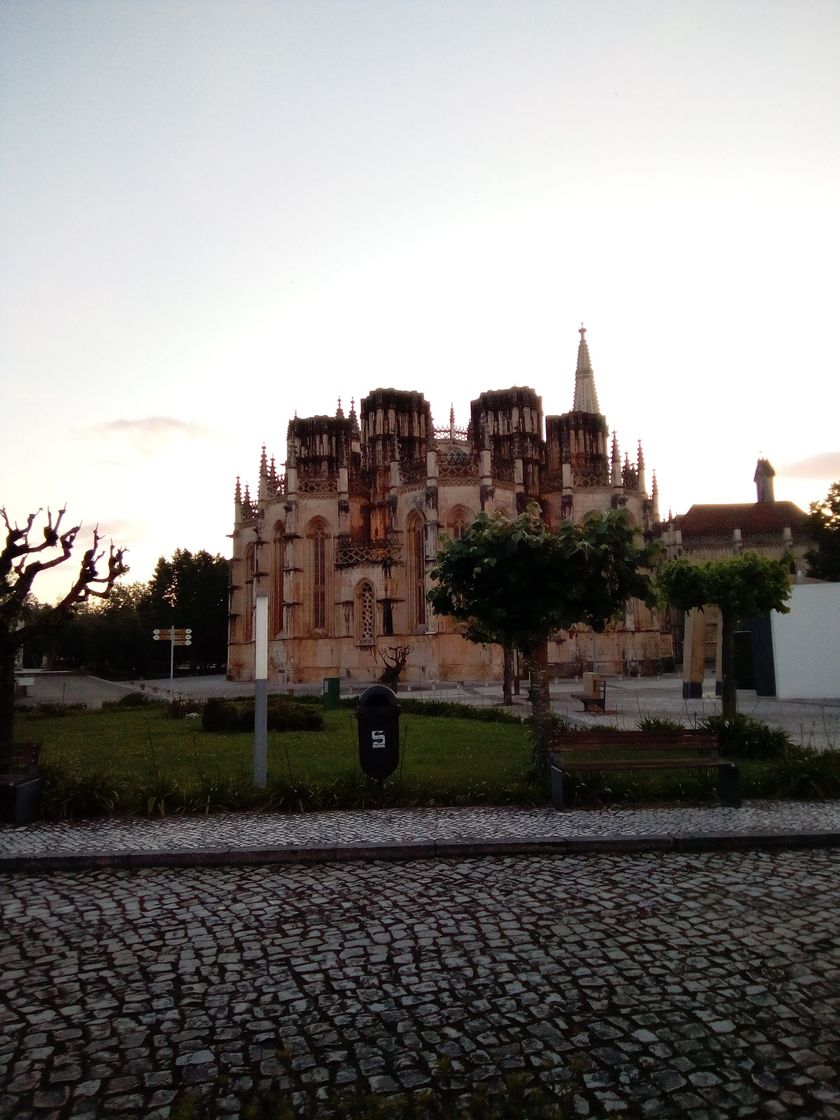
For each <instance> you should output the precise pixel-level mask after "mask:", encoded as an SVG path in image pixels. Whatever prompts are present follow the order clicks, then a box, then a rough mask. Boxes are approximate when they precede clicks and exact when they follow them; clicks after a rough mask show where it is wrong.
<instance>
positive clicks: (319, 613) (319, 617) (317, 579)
mask: <svg viewBox="0 0 840 1120" xmlns="http://www.w3.org/2000/svg"><path fill="white" fill-rule="evenodd" d="M309 547H310V550H311V551H310V560H311V564H310V569H309V570H310V580H311V585H310V586H311V590H312V629H313V630H326V629H327V531H326V528H325V526H324V523H323V522H322V521H313V522H312V525H311V527H310V530H309Z"/></svg>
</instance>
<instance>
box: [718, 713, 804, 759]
mask: <svg viewBox="0 0 840 1120" xmlns="http://www.w3.org/2000/svg"><path fill="white" fill-rule="evenodd" d="M697 726H698V728H699V729H700V730H701V731H712V732H714V734H715V735H717V737H718V742H719V743H720V751H721V754H722V755H725V756H726V757H727V758H754V759H771V758H781V757H782V756H783V755H784V754H785V752H786V751H788V750H790V748H791V746H792V745H793V744H792V742H791V739H790V736H789V735H788V733H787V732H786V731H784V730H783V729H782V728H781V727H771V726H770V725H769V724H767V723H763V722H762V721H761V720H758V719H750V718H749V717H748V716H743V715H740V714H738V715H736V716H733V717H732V718H727V717H726V716H707V717H706V718H705V719H702V720H700V722H699V723H698V724H697Z"/></svg>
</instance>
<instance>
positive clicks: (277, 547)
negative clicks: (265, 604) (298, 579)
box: [270, 521, 286, 635]
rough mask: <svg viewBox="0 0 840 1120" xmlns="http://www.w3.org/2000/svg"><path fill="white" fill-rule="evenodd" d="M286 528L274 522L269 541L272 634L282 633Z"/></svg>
mask: <svg viewBox="0 0 840 1120" xmlns="http://www.w3.org/2000/svg"><path fill="white" fill-rule="evenodd" d="M285 532H286V526H285V525H284V524H283V522H282V521H275V523H274V533H273V536H272V539H271V625H270V631H271V633H272V634H275V635H276V634H282V633H283V606H284V598H283V561H284V555H285V547H286V540H285Z"/></svg>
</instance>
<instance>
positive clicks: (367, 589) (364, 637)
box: [356, 580, 376, 646]
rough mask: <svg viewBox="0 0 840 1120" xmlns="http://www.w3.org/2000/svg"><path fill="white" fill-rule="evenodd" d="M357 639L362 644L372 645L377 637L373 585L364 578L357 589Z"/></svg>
mask: <svg viewBox="0 0 840 1120" xmlns="http://www.w3.org/2000/svg"><path fill="white" fill-rule="evenodd" d="M356 607H357V609H356V626H357V632H356V640H357V641H358V643H359V645H361V646H372V645H373V643H374V639H375V637H376V602H375V599H374V595H373V586H372V585H371V584H370V583H368V581H367V580H363V581H362V582H361V583H360V584H359V586H358V589H357V591H356Z"/></svg>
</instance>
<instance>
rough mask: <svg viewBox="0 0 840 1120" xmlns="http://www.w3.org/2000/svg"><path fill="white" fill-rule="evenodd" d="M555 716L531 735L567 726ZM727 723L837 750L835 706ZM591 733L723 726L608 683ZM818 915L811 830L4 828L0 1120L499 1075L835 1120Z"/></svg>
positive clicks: (346, 819) (414, 820) (680, 1105)
mask: <svg viewBox="0 0 840 1120" xmlns="http://www.w3.org/2000/svg"><path fill="white" fill-rule="evenodd" d="M39 684H40V686H41V687H42V688H50V687H52V688H58V689H60V691H61V694H62V696H63V698H64V701H65V702H70V701H71V699H72V697H71V693H73V690H74V689H77V690H79V695H80V696H81V695H82V694H84V696H85V697H86V700H85V702H89V703H94V704H95V703H97V702H101V699H103V698H108V696H111V697H113V696H114V695H115V694H114V693H113V690H114V689H119V688H120V687H122V689H123V691H124V690H125V688H126V687H130V686H114V685H107V684H104V685H100V684H99V683H97V682H96V681H92V680H90V679H87V680H80V679H76V680H74V682H72V683H71V682H70V681H69V680H68V681H62V680H60V679H56V678H53V679H52V680H47V679H46V678H42V679H41V680H40V682H39ZM247 688H248V686H228V690H229V691H247ZM573 688H574V685H573V684H571V683H569V684H568V686H567V685H563V686H562V687H560V688H556V687H555V689H554V690H553V701H554V707H555V710H556V711H559V712H561V713H564V714H566V713H568V714H570V715H572V714H574V718H576V719H578V721H579V722H581V723H582V724H585V723H586V722H588V721H589V719H590V718H594V717H586V716H583V715H581V714H579V713H575V712H574V707H575V702H574V701H573V700H572V698H571V696H570V695H569V693H570V691H571V690H572V689H573ZM219 690H220V682H219V681H218V679H215V680H209V679H205V680H204V681H201V682H199V683H196V684H194V685H193V686H192V687H191V691H194V692H196V693H198V694H202V693H203V694H204V695H213V694H218V693H219ZM450 691H451V690H450ZM444 698H446V699H461V700H469V702H472V703H489V702H491V700H492V697H491V695H490V694H489V693H488V692H487V690H486V689H482V688H480V687H478V686H473V687H472V688H471V687H470V686H469V685H467V684H463V685H460V686H458V687H457V690H455V692H454V694H453V695H451V696H450V695H446V696H445V697H444ZM740 700H741V707H742V710H746V711H747V712H748V714H754V715H757V716H758V717H759V718H762V719H766V720H767V721H768V722H771V723H776V724H777V725H781V726H785V727H786V729H788V730H789V731H790V732H791V733H792V734H793V735H794V736H795V737H796V738H797V740H798V741H801V742H811V743H813V744H814V745H817V746H820V747H822V748H825V747H830V746H834V745H837V744H838V743H840V735H838V722H840V706H838V704H837V703H836V702H835V703H829V702H823V703H812V704H803V703H800V704H789V703H786V704H782V703H779V702H775V701H772V700H767V699H759V698H756V697H754V696H746V697H742V698H740ZM607 707H608V712H607V718H608V719H610V720H611V721H612V722H614V723H617V724H618V725H619V726H633V723H634V721H635V720H636V719H638V718H639V716H640V715H641V714H646V713H648V712H658V713H660V714H667V715H671V716H677V717H681V718H684V719H685V720H686V721H687V722H690V721H691V719H693V718H695V717H696V715H697V714H698V712H699V713H701V714H710V713H711V712H712V711H715V710H719V701H717V700H716V698H715V697H714V695H713V693H712V694H710V695H707V696H706V697H704V698H702V699H698V700H695V701H683V700H682V699H681V697H680V695H679V682H678V681H674V680H667V681H660V680H654V681H627V682H622V681H613V682H611V683H610V684H608V700H607ZM838 913H840V802H836V801H835V802H747V803H746V804H745V805H744V806H743V808H741V809H728V808H722V807H720V806H717V805H712V806H703V807H687V806H676V807H674V806H661V807H653V808H647V809H616V810H600V811H575V812H569V813H562V814H561V813H555V812H554V811H552V810H551V809H550V808H548V807H545V808H535V809H528V808H516V807H483V808H452V807H438V808H426V809H414V810H401V811H394V810H381V811H368V812H333V813H313V814H306V815H299V816H294V815H283V814H276V813H266V814H254V813H252V814H246V813H239V814H218V815H216V816H211V817H207V818H174V819H167V820H162V821H148V820H99V821H83V822H37V823H35V824H32V825H29V826H26V827H25V828H9V827H7V828H0V1120H18V1118H21V1120H26V1118H30V1117H32V1118H38V1120H52V1118H55V1120H59V1118H65V1117H67V1118H69V1117H74V1118H80V1120H84V1118H88V1120H96V1118H100V1117H111V1116H113V1117H125V1118H133V1117H136V1118H138V1120H140V1118H147V1117H151V1118H160V1120H165V1118H168V1117H169V1116H170V1115H171V1114H174V1115H179V1116H183V1115H185V1113H184V1112H183V1109H184V1108H185V1107H186V1106H185V1098H187V1097H188V1096H189V1095H190V1094H192V1095H195V1096H196V1097H197V1098H199V1097H200V1098H201V1100H202V1101H203V1102H204V1106H203V1107H205V1108H206V1110H207V1111H206V1115H207V1116H209V1117H211V1118H222V1117H237V1116H243V1120H244V1116H245V1114H246V1112H247V1110H248V1108H250V1107H251V1106H253V1105H254V1104H255V1102H256V1101H258V1100H260V1099H262V1098H263V1097H264V1096H265V1095H269V1096H270V1097H271V1098H272V1099H273V1100H275V1101H277V1102H282V1101H283V1100H284V1099H288V1100H291V1101H292V1102H294V1103H295V1104H296V1105H298V1106H301V1107H303V1106H304V1105H305V1104H306V1102H307V1101H315V1102H316V1104H315V1106H314V1107H315V1110H316V1113H317V1114H321V1113H323V1112H324V1109H325V1107H326V1106H325V1105H324V1104H323V1101H324V1100H326V1099H327V1098H328V1097H331V1098H334V1095H335V1094H336V1093H346V1092H353V1091H359V1092H372V1093H375V1094H378V1095H379V1097H380V1099H383V1100H385V1099H388V1098H391V1097H393V1098H397V1097H399V1096H400V1094H408V1095H413V1097H414V1099H415V1100H416V1099H418V1095H419V1094H422V1093H433V1094H436V1095H437V1096H438V1097H440V1098H444V1099H446V1100H453V1099H459V1098H460V1097H462V1096H463V1095H464V1094H467V1093H469V1092H471V1091H472V1090H473V1089H475V1087H477V1086H481V1085H488V1084H490V1085H499V1084H501V1083H502V1081H503V1080H504V1079H505V1078H506V1077H509V1076H515V1075H520V1076H522V1077H524V1078H525V1079H526V1080H527V1082H528V1083H529V1084H534V1085H537V1084H539V1085H542V1086H543V1087H544V1089H545V1090H546V1092H548V1093H550V1094H551V1095H552V1096H556V1098H557V1100H558V1101H560V1102H562V1104H563V1106H564V1107H565V1108H566V1109H567V1110H568V1112H567V1115H568V1116H569V1117H584V1118H586V1117H589V1118H591V1120H597V1118H600V1117H608V1116H613V1115H616V1116H626V1117H688V1118H692V1120H714V1118H727V1120H728V1118H730V1117H732V1118H734V1117H742V1116H743V1117H790V1118H797V1120H801V1118H805V1120H809V1118H813V1120H823V1118H825V1120H840V938H839V937H838V935H837V915H838ZM319 1101H320V1102H322V1103H320V1104H318V1103H317V1102H319ZM188 1103H189V1102H188V1101H187V1104H188ZM186 1114H187V1115H188V1114H189V1113H188V1112H187V1113H186ZM526 1120H527V1118H526Z"/></svg>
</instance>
